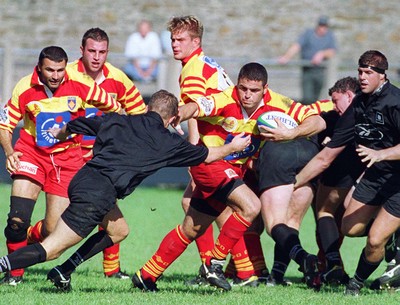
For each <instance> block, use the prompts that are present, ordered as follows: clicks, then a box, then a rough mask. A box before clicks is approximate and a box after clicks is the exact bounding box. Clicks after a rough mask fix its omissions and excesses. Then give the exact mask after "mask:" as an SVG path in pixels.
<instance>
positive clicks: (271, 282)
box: [265, 273, 293, 287]
mask: <svg viewBox="0 0 400 305" xmlns="http://www.w3.org/2000/svg"><path fill="white" fill-rule="evenodd" d="M292 284H293V283H292V282H291V281H288V280H287V279H285V278H283V279H281V280H279V279H277V278H276V277H274V274H273V273H271V274H270V275H269V276H268V277H267V280H266V281H265V285H266V286H267V287H275V286H291V285H292Z"/></svg>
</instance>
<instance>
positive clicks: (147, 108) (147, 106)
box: [144, 105, 149, 113]
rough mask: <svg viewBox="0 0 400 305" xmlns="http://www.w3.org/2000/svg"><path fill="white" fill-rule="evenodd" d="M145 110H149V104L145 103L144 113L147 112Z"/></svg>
mask: <svg viewBox="0 0 400 305" xmlns="http://www.w3.org/2000/svg"><path fill="white" fill-rule="evenodd" d="M147 112H149V105H146V108H145V110H144V113H147Z"/></svg>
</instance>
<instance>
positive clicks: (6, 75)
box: [1, 40, 14, 104]
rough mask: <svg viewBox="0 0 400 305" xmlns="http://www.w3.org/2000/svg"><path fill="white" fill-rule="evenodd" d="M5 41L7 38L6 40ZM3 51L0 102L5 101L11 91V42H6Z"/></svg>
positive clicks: (3, 102)
mask: <svg viewBox="0 0 400 305" xmlns="http://www.w3.org/2000/svg"><path fill="white" fill-rule="evenodd" d="M6 41H7V40H6ZM3 50H4V53H3V84H2V88H3V92H2V93H1V97H2V99H1V103H2V104H5V103H7V101H8V99H9V98H10V97H11V93H12V82H13V65H14V63H13V61H14V60H13V55H12V53H13V50H12V48H11V44H9V43H6V44H5V47H4V49H3Z"/></svg>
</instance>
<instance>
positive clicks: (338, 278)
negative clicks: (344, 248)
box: [321, 265, 349, 285]
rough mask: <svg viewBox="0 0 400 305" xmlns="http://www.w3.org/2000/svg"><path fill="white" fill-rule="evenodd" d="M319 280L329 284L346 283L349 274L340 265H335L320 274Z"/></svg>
mask: <svg viewBox="0 0 400 305" xmlns="http://www.w3.org/2000/svg"><path fill="white" fill-rule="evenodd" d="M321 281H322V282H323V283H327V284H331V285H340V284H347V283H348V281H349V276H348V275H347V274H346V273H345V272H344V270H343V267H342V266H341V265H335V266H333V267H332V268H330V269H329V270H327V271H325V272H323V273H322V274H321Z"/></svg>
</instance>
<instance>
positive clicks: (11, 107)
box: [0, 66, 121, 153]
mask: <svg viewBox="0 0 400 305" xmlns="http://www.w3.org/2000/svg"><path fill="white" fill-rule="evenodd" d="M85 102H87V103H89V104H91V105H93V106H95V107H97V108H98V109H100V110H102V111H104V112H113V111H120V110H121V106H120V104H119V103H117V102H116V101H115V100H114V99H113V98H112V97H111V95H109V94H108V93H107V92H106V91H105V90H104V89H102V88H100V87H99V86H98V85H97V84H96V83H95V82H94V81H93V79H92V78H90V77H89V76H87V75H84V74H82V73H80V72H77V71H75V70H73V69H71V68H69V67H68V66H67V68H66V72H65V77H64V80H63V81H62V83H61V84H60V86H59V87H58V88H57V89H56V91H55V92H51V91H50V90H49V89H48V88H47V87H46V86H44V85H43V83H42V82H41V81H40V79H39V75H38V73H37V68H35V70H34V72H33V73H32V74H30V75H27V76H25V77H23V78H22V79H21V80H20V81H19V82H18V83H17V85H16V86H15V88H14V90H13V93H12V97H11V99H10V100H9V101H8V102H7V104H6V105H5V107H4V109H3V112H2V113H1V116H0V128H1V129H5V130H8V131H9V132H13V130H14V129H15V127H16V126H17V124H18V122H19V121H21V120H22V119H23V120H24V126H23V128H22V129H21V131H20V138H19V140H18V141H22V142H23V143H24V144H26V145H30V146H36V147H37V148H38V149H41V150H43V151H45V152H48V153H52V152H57V151H62V150H65V149H67V148H68V147H69V146H71V145H76V144H78V143H80V137H78V136H72V137H70V138H69V139H67V140H66V141H63V142H60V141H59V140H57V139H55V138H53V136H52V135H51V134H50V133H49V132H48V131H47V130H48V129H49V128H50V127H53V126H58V127H61V126H63V125H64V124H66V123H67V122H69V121H71V120H73V119H75V118H77V117H79V116H84V114H85V113H84V103H85Z"/></svg>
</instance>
